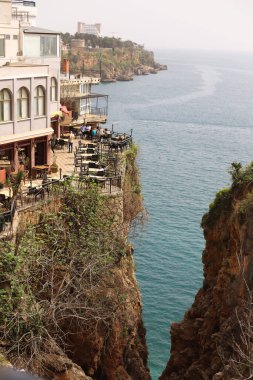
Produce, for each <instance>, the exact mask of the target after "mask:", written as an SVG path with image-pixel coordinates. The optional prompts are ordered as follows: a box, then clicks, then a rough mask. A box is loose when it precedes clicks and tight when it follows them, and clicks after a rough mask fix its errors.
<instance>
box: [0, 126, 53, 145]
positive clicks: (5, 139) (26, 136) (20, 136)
mask: <svg viewBox="0 0 253 380" xmlns="http://www.w3.org/2000/svg"><path fill="white" fill-rule="evenodd" d="M52 133H54V130H53V128H44V129H37V130H34V131H27V132H23V133H15V134H14V135H13V134H12V135H7V136H1V137H0V145H1V144H10V143H13V142H18V141H23V140H30V139H34V138H36V137H43V136H48V135H51V134H52Z"/></svg>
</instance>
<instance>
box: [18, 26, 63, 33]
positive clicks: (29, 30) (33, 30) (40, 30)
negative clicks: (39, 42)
mask: <svg viewBox="0 0 253 380" xmlns="http://www.w3.org/2000/svg"><path fill="white" fill-rule="evenodd" d="M24 33H31V34H61V32H56V31H55V30H49V29H44V28H37V27H36V26H31V27H30V28H27V29H24Z"/></svg>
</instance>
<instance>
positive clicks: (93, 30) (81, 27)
mask: <svg viewBox="0 0 253 380" xmlns="http://www.w3.org/2000/svg"><path fill="white" fill-rule="evenodd" d="M100 32H101V24H86V23H85V22H80V21H79V22H78V23H77V33H86V34H93V35H95V36H97V37H100V36H101V33H100Z"/></svg>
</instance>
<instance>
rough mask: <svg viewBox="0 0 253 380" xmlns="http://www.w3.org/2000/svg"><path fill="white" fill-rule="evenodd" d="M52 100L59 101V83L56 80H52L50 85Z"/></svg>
mask: <svg viewBox="0 0 253 380" xmlns="http://www.w3.org/2000/svg"><path fill="white" fill-rule="evenodd" d="M50 100H51V102H55V101H56V100H57V81H56V79H55V78H53V77H52V78H51V84H50Z"/></svg>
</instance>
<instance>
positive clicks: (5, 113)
mask: <svg viewBox="0 0 253 380" xmlns="http://www.w3.org/2000/svg"><path fill="white" fill-rule="evenodd" d="M11 103H12V96H11V93H10V91H9V90H7V89H3V90H2V91H0V122H1V121H10V120H11V119H12V117H11V116H12V115H11V113H12V104H11Z"/></svg>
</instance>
